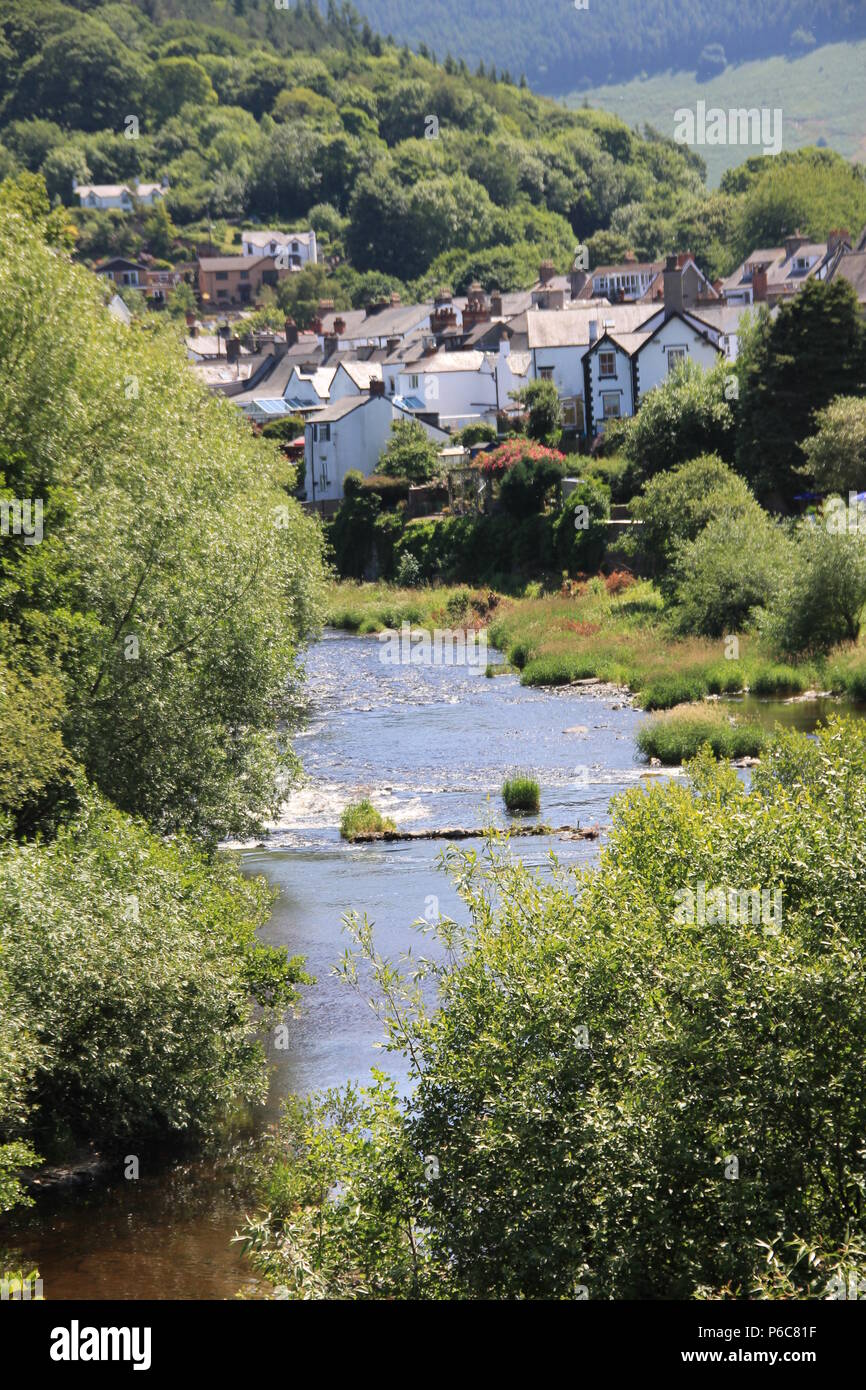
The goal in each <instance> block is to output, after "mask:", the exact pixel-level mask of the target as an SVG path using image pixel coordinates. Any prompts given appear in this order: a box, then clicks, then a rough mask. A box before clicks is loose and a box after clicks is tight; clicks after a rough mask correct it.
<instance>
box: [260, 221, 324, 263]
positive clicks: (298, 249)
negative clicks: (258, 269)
mask: <svg viewBox="0 0 866 1390" xmlns="http://www.w3.org/2000/svg"><path fill="white" fill-rule="evenodd" d="M281 251H282V252H283V253H284V256H285V258H286V264H287V266H288V268H289V269H290V270H301V269H302V268H303V267H304V266H305V265H315V264H316V262H317V260H318V254H319V253H318V248H317V246H316V233H315V232H314V231H312V230H311V231H309V232H271V231H261V232H256V231H244V232H242V233H241V254H242V255H244V256H278V255H279V254H280V252H281Z"/></svg>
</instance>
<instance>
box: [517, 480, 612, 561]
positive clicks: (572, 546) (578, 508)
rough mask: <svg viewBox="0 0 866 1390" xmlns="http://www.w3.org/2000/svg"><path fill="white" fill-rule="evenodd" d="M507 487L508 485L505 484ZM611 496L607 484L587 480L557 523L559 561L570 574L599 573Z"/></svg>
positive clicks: (567, 502)
mask: <svg viewBox="0 0 866 1390" xmlns="http://www.w3.org/2000/svg"><path fill="white" fill-rule="evenodd" d="M503 487H504V484H503ZM609 516H610V495H609V493H608V491H607V488H606V487H605V485H604V483H600V482H598V481H597V480H596V479H594V478H583V479H581V481H580V482H579V483H578V484H577V486H576V487H575V488H573V489H572V491H571V492H570V493H569V495H568V497H567V498H566V500H565V504H564V506H563V507H562V509H561V511H559V512H558V513H557V515H556V516H555V518H554V521H553V541H554V545H555V547H556V562H557V565H558V567H559V568H560V569H562V570H568V572H569V574H578V573H580V572H581V571H582V572H583V573H586V574H591V573H592V572H593V571H594V570H597V569H598V567H599V565H600V564H601V562H602V560H603V558H604V552H605V550H606V548H607V525H606V522H607V520H608V518H609Z"/></svg>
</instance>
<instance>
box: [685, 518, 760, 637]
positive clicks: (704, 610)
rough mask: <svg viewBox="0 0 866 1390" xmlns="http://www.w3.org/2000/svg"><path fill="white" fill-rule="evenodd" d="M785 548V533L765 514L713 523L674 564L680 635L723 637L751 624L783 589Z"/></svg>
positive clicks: (686, 547)
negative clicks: (781, 576) (778, 591)
mask: <svg viewBox="0 0 866 1390" xmlns="http://www.w3.org/2000/svg"><path fill="white" fill-rule="evenodd" d="M785 548H786V542H785V540H784V537H783V535H782V532H781V530H780V528H779V527H778V525H776V524H775V523H774V522H771V521H770V520H769V518H768V517H767V516H766V514H765V513H763V512H761V511H760V509H756V512H753V513H750V514H747V515H741V516H735V517H733V518H729V517H721V516H720V517H717V518H716V520H714V521H711V522H710V523H709V525H708V526H705V527H704V529H703V530H702V531H701V533H700V535H698V536H697V537H696V539H695V540H693V541H689V542H687V543H686V544H684V545H681V546H680V547H679V549H678V550H677V552H676V556H675V559H674V564H673V574H672V579H673V584H674V599H675V603H676V611H675V615H674V616H675V621H676V623H677V625H678V627H679V628H680V630H681V631H682V632H690V633H702V634H704V635H705V636H707V637H721V636H722V635H724V634H725V633H728V632H739V631H740V630H741V629H742V628H744V627H746V626H748V625H749V624H750V623H752V622H753V621H754V620H755V618H756V617H757V615H758V612H759V610H760V609H762V608H763V607H764V606H765V605H766V604H767V603H769V602H770V601H771V599H772V598H773V596H774V594H775V593H776V590H777V589H778V587H779V575H780V567H781V557H782V556H783V554H784V551H785Z"/></svg>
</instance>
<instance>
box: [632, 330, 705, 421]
mask: <svg viewBox="0 0 866 1390" xmlns="http://www.w3.org/2000/svg"><path fill="white" fill-rule="evenodd" d="M671 348H684V349H685V360H686V361H687V362H697V364H698V366H699V367H703V368H704V369H705V370H706V371H709V370H710V368H712V367H714V366H715V365H716V363H717V362H718V361H719V360H720V355H719V353H718V352H717V350H716V349H715V348H714V347H713V345H712V343H708V342H707V341H706V339H705V338H702V337H701V336H700V335H699V334H698V332H697V331H696V329H694V328H693V327H692V326H691V325H690V324H686V323H684V322H683V320H682V319H668V321H667V323H666V324H665V325H664V327H663V328H662V329H661V330H660V331H659V332H658V333H657V334H656V336H655V337H654V338H653V339H652V340H651V341H650V342H648V343H647V344H646V345H645V346H644V347H643V348H641V349H640V351H639V353H638V355H637V364H638V403H640V401H642V400H643V398H644V396H645V395H646V393H647V392H648V391H651V390H652V389H653V387H655V386H659V385H660V384H661V383H662V382H663V381H665V380H666V378H667V376H668V371H669V366H668V360H669V359H668V351H669V349H671Z"/></svg>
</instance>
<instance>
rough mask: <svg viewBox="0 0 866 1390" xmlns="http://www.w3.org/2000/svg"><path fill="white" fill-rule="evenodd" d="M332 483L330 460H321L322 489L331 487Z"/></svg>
mask: <svg viewBox="0 0 866 1390" xmlns="http://www.w3.org/2000/svg"><path fill="white" fill-rule="evenodd" d="M330 482H331V480H330V478H329V477H328V460H327V459H320V460H319V483H320V484H321V486H322V487H329V486H330Z"/></svg>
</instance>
